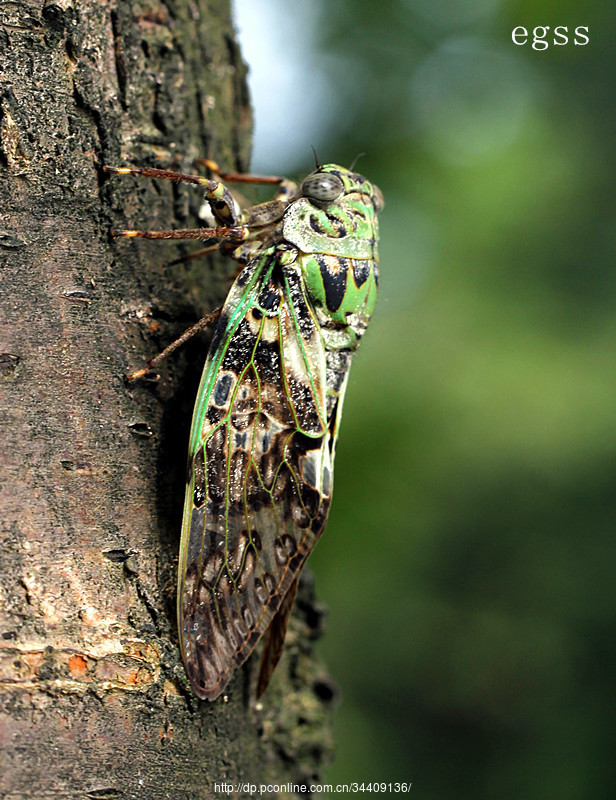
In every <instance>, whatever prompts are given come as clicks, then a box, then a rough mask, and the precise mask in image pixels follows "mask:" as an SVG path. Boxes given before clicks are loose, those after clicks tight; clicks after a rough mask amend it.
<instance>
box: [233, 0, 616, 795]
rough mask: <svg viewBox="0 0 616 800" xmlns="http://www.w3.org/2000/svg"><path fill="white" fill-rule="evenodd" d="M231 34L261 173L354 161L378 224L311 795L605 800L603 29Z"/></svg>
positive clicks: (325, 5) (332, 540)
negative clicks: (341, 788)
mask: <svg viewBox="0 0 616 800" xmlns="http://www.w3.org/2000/svg"><path fill="white" fill-rule="evenodd" d="M236 22H237V26H238V29H239V33H240V41H241V44H242V47H243V52H244V57H245V58H246V60H247V61H248V63H249V65H250V68H251V78H250V80H251V88H252V96H253V103H254V107H255V116H256V129H255V140H254V161H253V169H254V170H255V171H261V172H274V173H277V174H280V173H283V174H290V175H294V174H297V175H302V174H305V173H306V172H308V171H309V170H310V169H311V168H312V163H313V161H312V155H311V151H310V145H314V146H315V147H316V149H317V152H318V154H319V158H320V160H321V161H322V162H328V161H335V162H338V163H341V164H349V163H350V162H351V161H352V159H353V158H355V156H356V155H357V154H358V153H365V155H364V156H363V157H362V158H361V160H360V161H359V163H358V166H357V169H358V171H361V172H362V173H364V174H365V175H367V176H368V177H369V178H371V179H372V180H374V181H375V182H376V183H378V184H379V186H380V187H381V189H382V190H383V192H384V194H385V198H386V203H387V205H386V209H385V211H384V212H383V214H382V216H381V222H382V225H381V237H382V248H381V277H382V280H381V296H380V301H379V305H378V308H377V312H376V314H375V317H374V319H373V322H372V326H371V328H370V330H369V332H368V334H367V336H366V337H365V339H364V342H363V343H362V347H361V350H360V352H359V354H358V357H357V358H356V362H355V364H354V367H353V370H352V374H351V380H350V385H349V390H348V394H347V401H346V406H345V414H344V421H343V425H342V435H341V439H340V443H339V449H338V455H337V464H336V491H335V497H334V504H333V509H332V513H331V517H330V521H329V525H328V529H327V532H326V534H325V536H324V538H323V540H322V542H321V543H320V544H319V546H318V548H317V550H316V552H315V554H314V555H313V556H312V557H311V560H310V566H311V568H312V570H313V571H314V573H315V575H316V580H317V589H318V592H319V596H320V598H321V599H322V600H324V601H325V602H326V603H327V605H328V606H329V625H328V627H329V630H328V634H327V635H326V637H325V638H324V640H323V641H322V644H321V650H322V652H323V654H324V655H325V657H326V659H327V662H328V665H329V668H330V670H331V673H332V675H333V676H334V678H335V680H336V681H337V682H338V684H339V685H340V687H341V689H342V698H343V700H342V703H341V706H340V708H339V711H338V714H337V723H336V725H337V728H336V736H337V741H338V756H337V760H336V762H335V764H334V766H333V767H332V768H331V770H330V772H329V774H328V776H327V778H328V779H329V780H330V781H333V782H339V781H340V782H341V781H352V780H354V781H361V780H366V781H370V780H371V781H375V780H379V781H412V782H413V789H412V791H413V792H414V793H417V796H420V797H421V798H425V799H426V800H444V799H445V798H447V799H448V800H449V798H454V797H455V798H458V800H459V799H460V798H469V799H470V798H472V800H482V799H483V798H486V800H488V798H489V800H493V798H494V797H498V798H501V799H502V798H512V799H513V798H515V799H516V800H519V798H524V799H525V800H534V799H535V798H536V800H545V798H559V800H583V799H584V798H589V799H590V798H592V799H593V800H596V798H597V797H606V796H610V793H611V792H612V791H613V786H614V778H615V776H614V772H615V769H614V764H615V763H616V759H615V758H614V753H615V752H616V741H615V739H616V737H615V727H614V719H615V710H616V709H615V702H614V696H615V681H614V677H615V670H614V665H615V658H614V656H615V649H616V637H615V632H614V629H615V625H614V622H615V620H614V607H615V603H614V600H615V596H616V592H615V591H614V584H615V583H616V576H615V574H614V567H615V563H616V559H615V555H616V553H615V549H616V548H615V536H614V529H615V527H616V525H615V522H616V492H615V487H616V370H615V368H614V367H615V354H614V349H615V344H616V315H615V313H614V312H615V300H616V270H615V265H614V250H615V246H616V216H615V209H614V206H615V201H616V181H615V180H614V179H615V177H616V170H615V169H614V159H615V152H616V148H615V146H614V139H615V124H614V123H615V117H616V112H615V110H616V74H615V73H616V60H615V56H614V53H615V51H614V40H615V38H616V6H614V5H613V4H610V3H609V2H607V0H602V2H593V0H587V2H585V3H583V4H581V3H577V2H572V0H569V1H568V2H567V1H565V2H562V1H561V2H558V3H556V2H550V1H549V0H533V2H514V1H513V0H448V1H447V2H445V1H444V0H391V2H387V3H384V2H382V0H362V2H356V1H354V0H337V2H331V1H330V0H294V2H292V3H290V2H288V0H260V2H258V3H255V2H253V0H236ZM520 25H522V26H525V27H526V28H527V29H529V31H530V32H531V35H530V38H529V42H528V43H527V44H526V45H525V46H516V45H514V44H513V43H512V40H511V33H512V30H513V29H514V28H515V27H517V26H520ZM537 26H550V32H549V33H548V36H547V39H546V41H547V42H548V45H549V46H548V47H547V48H545V49H544V48H543V46H542V45H538V47H537V49H535V48H533V47H532V38H533V36H532V30H533V29H534V28H535V27H537ZM556 26H566V27H567V28H568V34H569V37H570V38H569V42H568V44H567V45H561V46H559V45H554V44H553V33H552V32H553V30H554V28H555V27H556ZM577 26H587V27H588V28H589V31H588V36H589V38H590V41H589V43H588V44H587V45H586V46H583V45H576V44H574V30H575V28H576V27H577ZM577 38H578V40H581V37H579V36H578V37H577Z"/></svg>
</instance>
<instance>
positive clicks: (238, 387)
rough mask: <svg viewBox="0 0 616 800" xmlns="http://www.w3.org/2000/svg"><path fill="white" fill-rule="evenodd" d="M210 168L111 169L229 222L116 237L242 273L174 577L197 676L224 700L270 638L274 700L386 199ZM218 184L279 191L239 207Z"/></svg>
mask: <svg viewBox="0 0 616 800" xmlns="http://www.w3.org/2000/svg"><path fill="white" fill-rule="evenodd" d="M205 163H206V164H207V165H208V166H210V168H212V169H213V170H214V171H215V175H216V177H217V179H208V178H204V177H201V176H194V175H185V174H182V173H174V172H170V171H167V170H155V169H128V168H121V169H115V168H111V167H108V168H106V169H107V171H109V172H116V173H131V172H132V173H137V174H141V175H145V176H150V177H160V178H169V179H171V180H177V181H184V182H188V183H193V184H197V185H199V186H202V187H203V188H204V189H205V200H206V201H207V204H208V205H209V208H210V209H211V213H212V215H213V218H214V221H215V225H217V226H218V227H209V228H201V229H197V230H189V231H118V232H116V235H119V236H142V237H145V238H152V239H154V238H168V239H178V238H182V239H187V238H194V239H204V240H210V239H211V240H216V241H217V243H218V244H217V245H216V246H219V247H220V249H222V250H223V252H224V253H226V254H227V255H229V256H231V257H232V258H234V259H235V260H236V261H237V262H239V264H240V265H241V269H240V271H239V273H238V275H237V278H236V279H235V282H234V283H233V285H232V287H231V290H230V291H229V294H228V296H227V299H226V301H225V303H224V306H223V307H222V309H221V310H220V312H219V315H218V321H217V325H216V328H215V331H214V334H213V338H212V341H211V344H210V348H209V352H208V355H207V359H206V362H205V367H204V370H203V376H202V378H201V384H200V387H199V393H198V395H197V400H196V403H195V410H194V415H193V420H192V428H191V433H190V442H189V447H188V475H187V485H186V497H185V503H184V515H183V522H182V535H181V544H180V556H179V569H178V605H177V612H178V628H179V638H180V647H181V651H182V656H183V660H184V664H185V667H186V672H187V675H188V678H189V679H190V683H191V685H192V687H193V689H194V691H195V693H196V694H197V695H198V696H199V697H200V698H205V699H207V700H214V699H215V698H217V697H218V696H219V695H220V694H221V693H222V692H223V691H224V690H225V688H226V687H227V684H228V683H229V680H230V679H231V677H232V675H233V673H234V671H235V670H236V669H237V668H238V667H239V666H240V665H241V664H243V663H244V662H245V661H246V659H247V658H248V657H249V656H250V654H251V653H252V652H253V650H254V649H255V647H256V645H257V643H258V642H259V640H260V639H261V637H263V636H264V634H266V637H265V639H266V643H265V647H264V653H263V657H262V661H261V669H260V674H259V677H258V682H257V694H258V695H260V694H261V693H262V692H263V691H264V689H265V688H266V686H267V683H268V681H269V678H270V676H271V673H272V671H273V668H274V666H275V664H276V662H277V661H278V659H279V657H280V654H281V651H282V645H283V642H284V636H285V632H286V627H287V622H288V617H289V614H290V611H291V607H292V605H293V600H294V597H295V592H296V588H297V581H298V576H299V574H300V571H301V569H302V567H303V566H304V563H305V561H306V559H307V557H308V555H309V554H310V552H311V550H312V548H313V547H314V545H315V544H316V542H317V540H318V539H319V537H320V536H321V534H322V533H323V529H324V528H325V523H326V521H327V515H328V512H329V508H330V503H331V497H332V484H333V481H332V476H333V464H334V454H335V449H336V440H337V438H338V430H339V427H340V419H341V415H342V403H343V399H344V393H345V389H346V385H347V380H348V376H349V368H350V366H351V360H352V358H353V354H354V353H355V351H356V350H357V347H358V345H359V342H360V340H361V338H362V336H363V334H364V332H365V330H366V328H367V326H368V323H369V321H370V317H371V316H372V312H373V309H374V305H375V301H376V297H377V284H378V251H377V243H378V223H377V214H378V212H379V211H380V210H381V209H382V207H383V195H382V194H381V192H380V190H379V189H378V187H377V186H375V184H373V183H371V182H370V181H368V180H366V178H364V177H362V176H361V175H359V174H357V173H355V172H353V171H351V170H350V169H345V168H344V167H340V166H337V165H335V164H327V165H325V166H319V165H317V167H316V169H315V170H314V171H313V172H312V173H310V174H309V175H308V176H307V177H306V178H305V179H304V180H303V182H302V183H301V184H300V185H299V187H298V186H297V185H296V184H294V183H292V182H291V181H288V180H284V179H279V178H259V177H256V176H247V175H241V174H234V173H222V172H220V171H219V170H218V169H217V167H216V166H215V165H214V164H213V163H212V162H205ZM219 179H220V180H219ZM222 180H227V181H244V182H252V183H259V182H261V183H276V184H277V185H278V192H277V195H276V196H275V198H274V199H273V200H271V201H269V202H266V203H262V204H259V205H256V206H252V207H250V208H248V209H246V210H244V211H242V210H241V209H240V207H239V205H238V204H237V203H236V202H235V200H234V199H233V196H232V194H231V193H230V191H229V190H228V189H227V188H226V186H225V185H224V183H223V182H222ZM210 249H211V248H210ZM214 316H215V315H210V316H209V317H207V318H205V320H204V322H208V321H211V320H212V319H213V317H214ZM198 327H200V326H199V325H198V326H195V329H196V328H198ZM201 327H202V326H201ZM185 338H186V337H182V338H181V340H179V341H183V340H184V339H185ZM174 347H175V345H172V346H170V347H169V348H167V351H165V353H166V352H168V351H170V350H171V349H173V348H174ZM165 353H163V354H162V355H164V354H165ZM159 358H160V357H159ZM157 360H158V359H153V360H152V361H151V362H150V365H154V364H155V363H156V362H157ZM144 372H145V370H142V371H140V372H139V373H135V374H134V375H133V376H132V377H138V376H140V375H142V374H143V373H144Z"/></svg>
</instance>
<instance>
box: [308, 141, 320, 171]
mask: <svg viewBox="0 0 616 800" xmlns="http://www.w3.org/2000/svg"><path fill="white" fill-rule="evenodd" d="M310 147H311V148H312V152H313V153H314V166H315V167H316V169H321V164H319V157H318V155H317V151H316V150H315V149H314V145H313V144H311V145H310Z"/></svg>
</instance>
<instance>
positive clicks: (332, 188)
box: [302, 172, 344, 206]
mask: <svg viewBox="0 0 616 800" xmlns="http://www.w3.org/2000/svg"><path fill="white" fill-rule="evenodd" d="M343 191H344V184H343V183H342V181H341V180H340V178H339V177H338V176H337V175H334V174H333V173H331V172H313V173H312V175H309V176H308V177H307V178H306V180H305V181H304V182H303V183H302V194H303V196H304V197H307V198H308V200H310V202H311V203H314V204H315V205H316V206H327V205H329V204H330V203H333V201H334V200H337V199H338V198H339V197H340V195H341V194H342V192H343Z"/></svg>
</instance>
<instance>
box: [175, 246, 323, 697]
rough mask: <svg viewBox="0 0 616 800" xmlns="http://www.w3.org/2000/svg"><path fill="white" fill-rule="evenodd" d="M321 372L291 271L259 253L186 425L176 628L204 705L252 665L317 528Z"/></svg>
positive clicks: (315, 337) (220, 332) (309, 316)
mask: <svg viewBox="0 0 616 800" xmlns="http://www.w3.org/2000/svg"><path fill="white" fill-rule="evenodd" d="M326 371H327V364H326V354H325V350H324V346H323V342H322V338H321V336H320V333H319V328H318V324H317V322H316V319H315V317H314V314H313V311H312V309H311V307H310V305H309V303H308V302H307V300H306V296H305V290H304V287H303V283H302V280H301V278H300V276H299V274H298V272H297V271H296V270H295V269H294V268H293V267H292V266H291V267H283V266H281V264H280V263H279V261H278V260H277V257H276V254H275V253H269V254H266V255H262V256H259V257H258V258H256V259H255V260H254V262H251V263H250V264H248V265H247V267H246V268H245V269H244V270H243V271H242V273H240V275H239V277H238V279H237V281H236V283H235V284H234V286H233V287H232V290H231V292H230V294H229V297H228V299H227V302H226V304H225V308H224V309H223V313H222V316H221V320H220V322H219V326H218V328H217V331H216V333H215V337H214V341H213V343H212V346H211V349H210V354H209V356H208V361H207V363H206V367H205V371H204V378H203V381H202V385H201V389H200V394H199V399H198V402H197V405H196V408H195V416H194V419H193V432H192V435H191V464H190V469H189V478H188V486H187V493H186V502H185V508H184V520H183V528H182V544H181V548H180V565H179V572H180V579H179V592H178V618H179V629H180V639H181V646H182V652H183V657H184V662H185V665H186V670H187V673H188V676H189V678H190V680H191V683H192V685H193V687H194V689H195V691H196V693H197V694H198V695H199V696H200V697H202V698H208V699H210V700H213V699H215V698H216V697H218V696H219V695H220V694H221V692H222V691H223V690H224V688H225V686H226V684H227V683H228V681H229V679H230V677H231V675H232V673H233V671H234V669H235V668H236V667H237V666H239V665H240V664H242V663H243V662H244V661H245V660H246V659H247V658H248V656H249V655H250V653H251V652H252V651H253V649H254V647H255V645H256V644H257V642H258V641H259V639H260V638H261V636H262V635H263V633H264V632H265V630H266V629H267V628H268V626H269V624H270V622H271V620H272V618H273V616H274V615H275V614H276V612H277V611H278V609H279V608H280V605H281V603H282V602H283V600H284V598H285V596H286V595H287V593H288V591H289V589H290V587H291V586H292V585H293V583H294V581H295V578H296V576H297V574H298V572H299V571H300V569H301V567H302V566H303V564H304V561H305V560H306V557H307V556H308V554H309V552H310V550H311V549H312V547H313V546H314V544H315V542H316V540H317V539H318V537H319V536H320V534H321V533H322V531H323V528H324V526H325V521H326V519H327V513H328V511H329V505H330V498H331V484H332V481H331V475H332V463H331V461H332V453H331V448H330V444H331V443H330V438H331V433H330V431H329V429H328V413H327V402H326V400H327V398H326V394H327V390H326Z"/></svg>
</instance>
